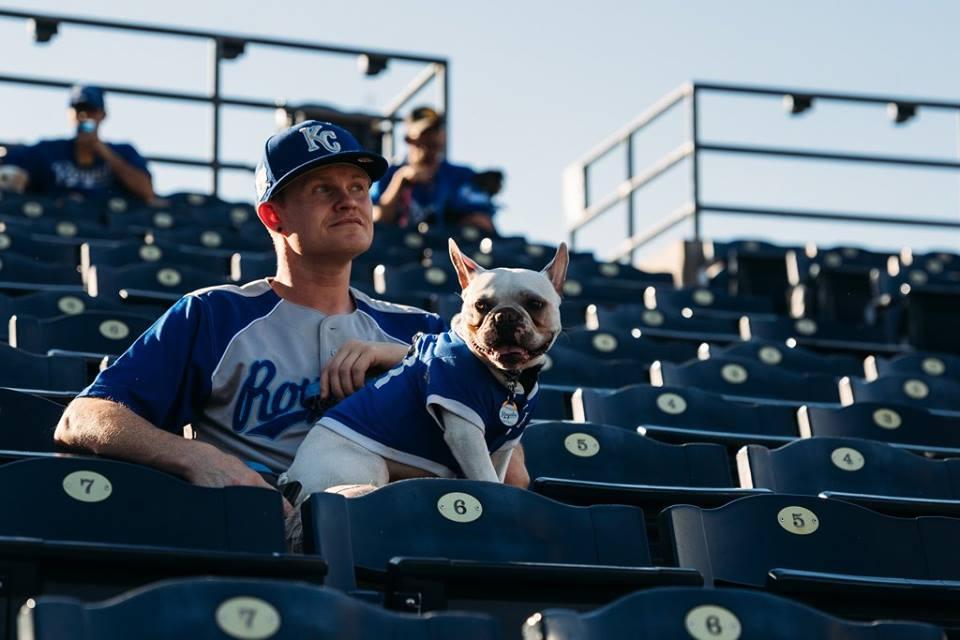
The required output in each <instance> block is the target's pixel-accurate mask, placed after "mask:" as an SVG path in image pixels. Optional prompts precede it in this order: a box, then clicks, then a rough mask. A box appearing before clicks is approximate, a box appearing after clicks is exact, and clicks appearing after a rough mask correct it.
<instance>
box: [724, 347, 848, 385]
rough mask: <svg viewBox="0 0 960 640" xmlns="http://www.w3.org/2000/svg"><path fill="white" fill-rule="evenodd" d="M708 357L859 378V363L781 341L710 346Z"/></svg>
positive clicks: (844, 357) (789, 369)
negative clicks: (788, 345)
mask: <svg viewBox="0 0 960 640" xmlns="http://www.w3.org/2000/svg"><path fill="white" fill-rule="evenodd" d="M705 355H709V357H710V358H721V359H725V358H740V359H746V360H755V361H758V362H762V363H763V364H766V365H770V366H773V367H779V368H781V369H784V370H787V371H794V372H797V373H823V374H827V375H831V376H837V377H839V376H850V375H852V376H860V375H863V361H862V360H860V359H859V358H854V357H851V356H842V355H839V356H838V355H821V354H818V353H815V352H813V351H808V350H807V349H803V348H802V347H795V348H790V347H787V346H786V345H784V344H783V343H782V342H771V341H766V340H748V341H746V342H737V343H734V344H731V345H729V346H727V347H710V348H709V349H708V350H706V354H705Z"/></svg>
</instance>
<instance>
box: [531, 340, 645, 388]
mask: <svg viewBox="0 0 960 640" xmlns="http://www.w3.org/2000/svg"><path fill="white" fill-rule="evenodd" d="M649 379H650V378H649V374H648V373H647V365H646V364H645V363H642V362H639V361H637V360H630V359H623V360H606V359H600V358H595V357H593V356H591V355H587V354H584V353H580V352H579V351H577V350H575V349H571V348H570V347H564V346H559V345H554V346H552V347H551V348H550V352H549V353H547V354H546V356H544V361H543V367H542V368H541V369H540V376H539V381H540V384H541V385H550V386H555V387H599V388H615V387H619V386H622V385H624V384H634V383H641V382H647V381H649Z"/></svg>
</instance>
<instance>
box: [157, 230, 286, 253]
mask: <svg viewBox="0 0 960 640" xmlns="http://www.w3.org/2000/svg"><path fill="white" fill-rule="evenodd" d="M155 240H156V241H157V242H162V243H172V244H180V245H184V246H187V247H199V248H204V249H208V250H219V251H225V252H234V251H252V252H264V251H270V250H271V249H272V248H273V247H272V245H271V243H270V236H268V235H267V232H266V231H265V230H262V233H261V234H258V235H256V236H253V235H247V234H244V233H241V232H240V231H236V230H232V229H214V228H210V227H201V226H191V227H188V228H180V229H173V230H170V231H162V232H161V231H157V232H156V234H155Z"/></svg>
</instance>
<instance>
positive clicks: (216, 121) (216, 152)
mask: <svg viewBox="0 0 960 640" xmlns="http://www.w3.org/2000/svg"><path fill="white" fill-rule="evenodd" d="M222 46H223V41H222V40H221V39H220V38H215V39H214V40H213V48H212V53H213V59H212V60H211V62H210V73H211V87H210V106H211V107H212V108H213V134H212V135H213V139H212V141H213V150H212V151H213V157H212V159H211V163H210V166H211V168H212V169H213V188H212V189H211V191H212V192H213V195H214V196H219V195H220V60H221V47H222Z"/></svg>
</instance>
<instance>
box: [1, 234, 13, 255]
mask: <svg viewBox="0 0 960 640" xmlns="http://www.w3.org/2000/svg"><path fill="white" fill-rule="evenodd" d="M11 244H12V241H11V240H10V236H8V235H7V234H5V233H0V251H5V250H7V249H9V248H10V245H11Z"/></svg>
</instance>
